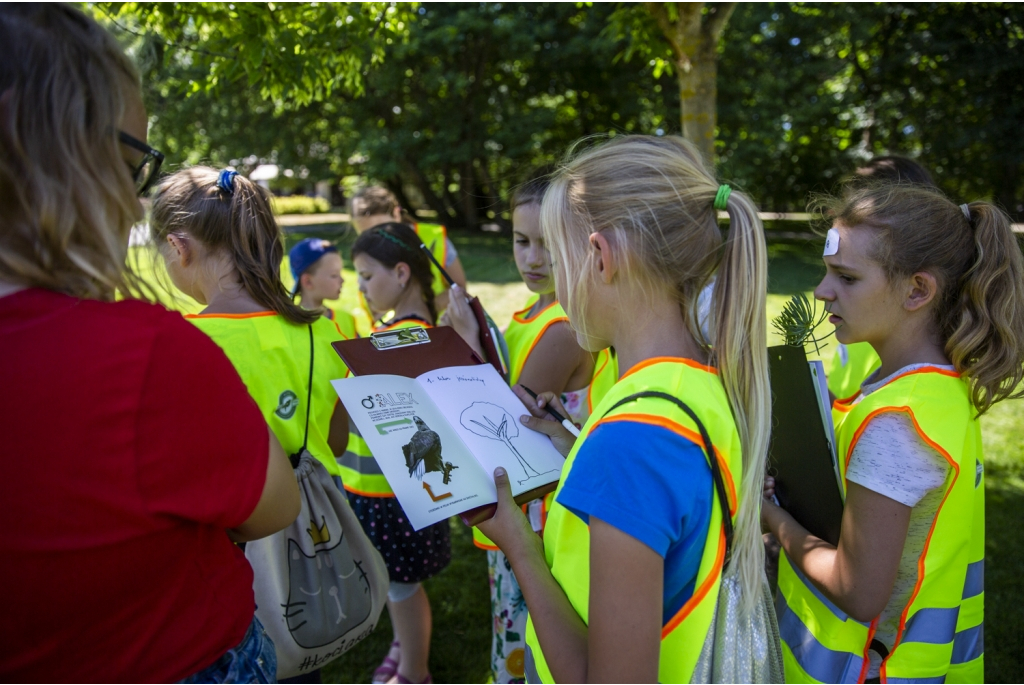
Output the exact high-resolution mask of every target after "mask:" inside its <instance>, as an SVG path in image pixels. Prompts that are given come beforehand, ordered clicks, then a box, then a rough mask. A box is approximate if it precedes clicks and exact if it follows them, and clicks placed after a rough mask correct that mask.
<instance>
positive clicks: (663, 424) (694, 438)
mask: <svg viewBox="0 0 1024 685" xmlns="http://www.w3.org/2000/svg"><path fill="white" fill-rule="evenodd" d="M613 421H633V422H635V423H646V424H647V425H650V426H658V427H659V428H667V429H668V430H670V431H672V432H673V433H676V434H677V435H681V436H682V437H684V438H686V439H687V440H689V441H690V442H692V443H694V444H695V445H697V446H698V447H700V448H701V449H704V440H703V438H701V436H700V433H697V432H695V431H692V430H690V429H689V428H687V427H686V426H681V425H679V424H678V423H676V422H675V421H672V420H671V419H666V418H665V417H663V416H653V415H651V414H614V415H612V416H608V417H605V418H603V419H600V420H599V421H597V422H596V423H595V424H594V425H593V427H592V428H591V429H590V432H591V433H593V432H594V431H595V430H597V427H598V426H600V425H601V424H602V423H611V422H613ZM715 459H717V460H718V468H719V470H720V471H721V472H722V475H723V476H724V477H725V485H726V487H728V489H729V492H728V493H727V496H728V497H729V513H730V514H732V515H733V516H735V515H736V485H735V483H733V480H732V473H731V472H730V471H729V466H728V465H727V464H726V463H725V459H723V458H722V453H721V452H719V451H718V448H717V447H716V448H715Z"/></svg>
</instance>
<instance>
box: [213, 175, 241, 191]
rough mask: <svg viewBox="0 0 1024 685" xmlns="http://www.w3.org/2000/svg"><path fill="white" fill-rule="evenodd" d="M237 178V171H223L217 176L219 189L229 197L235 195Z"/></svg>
mask: <svg viewBox="0 0 1024 685" xmlns="http://www.w3.org/2000/svg"><path fill="white" fill-rule="evenodd" d="M235 176H238V172H237V171H232V170H231V169H221V170H220V174H219V175H218V176H217V187H218V188H220V189H221V190H223V191H224V192H225V193H227V194H228V195H234V194H235Z"/></svg>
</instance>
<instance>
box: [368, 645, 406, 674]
mask: <svg viewBox="0 0 1024 685" xmlns="http://www.w3.org/2000/svg"><path fill="white" fill-rule="evenodd" d="M395 647H398V648H401V645H400V644H398V640H395V641H394V642H392V643H391V649H394V648H395ZM396 675H398V662H397V661H395V660H394V659H392V658H391V650H390V649H389V650H388V654H387V656H385V657H384V661H383V662H382V663H381V665H380V666H378V667H377V669H376V670H375V671H374V672H373V678H372V679H371V680H370V682H371V683H378V684H379V683H386V682H388V681H390V680H391V679H392V678H394V677H395V676H396ZM398 677H401V676H398Z"/></svg>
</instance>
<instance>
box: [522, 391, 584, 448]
mask: <svg viewBox="0 0 1024 685" xmlns="http://www.w3.org/2000/svg"><path fill="white" fill-rule="evenodd" d="M519 387H520V388H522V389H523V390H525V391H526V392H528V393H529V394H530V397H532V398H533V399H537V393H535V392H534V391H533V390H530V389H529V388H528V387H526V386H525V385H523V384H522V383H520V384H519ZM544 410H545V411H546V412H547V413H549V414H551V415H552V416H554V417H555V420H556V421H561V422H562V425H563V426H565V430H567V431H569V432H570V433H572V434H573V435H575V436H576V437H577V438H578V437H580V429H579V428H577V427H576V426H575V425H573V422H572V421H570V420H569V419H567V418H565V417H564V416H562V415H561V414H559V413H558V412H557V411H555V410H554V409H552V408H551V406H550V405H549V406H546V407H544Z"/></svg>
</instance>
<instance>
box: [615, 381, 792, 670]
mask: <svg viewBox="0 0 1024 685" xmlns="http://www.w3.org/2000/svg"><path fill="white" fill-rule="evenodd" d="M641 397H654V398H658V399H663V400H668V401H669V402H672V403H673V404H675V405H676V406H677V407H679V408H680V409H681V410H682V411H683V412H684V413H685V414H686V415H687V416H689V417H690V420H692V421H693V422H694V423H695V424H697V430H698V431H699V432H700V437H701V439H702V440H703V441H704V454H705V456H707V458H708V463H709V465H710V466H711V475H712V476H713V477H714V481H715V490H716V492H717V493H718V502H719V504H720V505H721V507H722V524H723V525H724V527H725V544H726V548H725V570H724V571H723V572H722V581H721V583H720V585H719V590H718V599H717V602H716V605H715V613H714V615H713V616H712V617H711V626H710V627H709V628H708V634H707V637H706V638H705V639H704V646H703V648H702V649H701V652H700V657H698V659H697V665H696V667H694V669H693V676H691V678H690V682H691V683H784V682H785V673H784V672H783V666H782V644H781V642H780V639H779V623H778V620H777V619H776V617H775V604H774V602H773V601H772V593H771V589H770V588H769V587H768V578H767V577H766V576H765V575H764V571H763V570H762V571H761V596H760V597H759V598H758V602H757V605H756V607H755V608H754V610H753V611H752V612H751V613H750V615H744V614H743V612H742V611H741V606H742V604H743V601H742V599H743V587H742V584H741V583H740V578H739V574H738V573H737V571H736V568H735V567H734V566H733V565H732V564H730V563H729V561H730V559H731V558H732V539H733V527H732V516H730V514H729V500H728V497H727V495H726V489H725V482H724V481H723V480H722V472H721V470H720V469H719V467H718V460H717V459H716V458H715V457H714V453H715V451H714V450H715V448H714V446H713V445H712V444H711V436H710V435H708V431H707V429H706V428H705V427H704V424H703V423H701V420H700V419H699V418H697V414H695V413H694V411H693V410H692V409H690V407H689V406H688V405H687V404H686V403H685V402H683V401H682V400H680V399H679V398H678V397H673V396H671V395H669V394H667V393H663V392H657V391H651V390H648V391H645V392H638V393H636V394H633V395H630V396H629V397H626V398H624V399H622V400H619V401H618V402H617V403H616V404H615V406H613V407H612V408H611V409H609V410H608V411H609V412H610V411H612V409H615V408H616V407H619V406H621V405H623V404H625V403H627V402H632V401H633V400H636V399H639V398H641ZM606 415H607V412H606Z"/></svg>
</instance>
